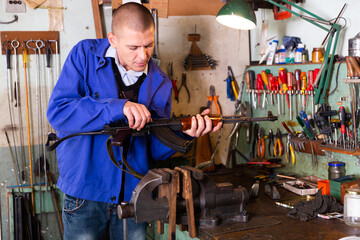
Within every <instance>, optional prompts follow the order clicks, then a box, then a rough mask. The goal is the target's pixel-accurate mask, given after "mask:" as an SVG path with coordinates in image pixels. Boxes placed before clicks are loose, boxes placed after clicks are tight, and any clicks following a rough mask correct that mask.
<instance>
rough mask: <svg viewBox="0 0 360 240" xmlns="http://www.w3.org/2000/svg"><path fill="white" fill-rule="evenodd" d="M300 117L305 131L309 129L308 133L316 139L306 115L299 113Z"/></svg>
mask: <svg viewBox="0 0 360 240" xmlns="http://www.w3.org/2000/svg"><path fill="white" fill-rule="evenodd" d="M300 117H301V119H302V120H303V122H304V124H305V126H306V128H307V129H309V132H311V134H312V135H313V136H314V138H317V137H316V135H315V134H314V132H313V130H312V127H311V124H310V121H309V120H308V117H307V115H306V113H305V112H304V111H300Z"/></svg>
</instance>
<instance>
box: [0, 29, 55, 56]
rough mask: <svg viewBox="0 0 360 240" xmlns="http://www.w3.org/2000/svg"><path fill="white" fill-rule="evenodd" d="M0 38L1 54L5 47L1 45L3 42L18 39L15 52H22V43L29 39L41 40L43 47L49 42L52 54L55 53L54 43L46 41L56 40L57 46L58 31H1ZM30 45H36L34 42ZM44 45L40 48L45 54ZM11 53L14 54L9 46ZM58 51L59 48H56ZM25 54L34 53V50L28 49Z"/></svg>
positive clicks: (3, 52)
mask: <svg viewBox="0 0 360 240" xmlns="http://www.w3.org/2000/svg"><path fill="white" fill-rule="evenodd" d="M0 39H1V46H2V49H1V54H3V55H5V49H4V47H3V44H4V42H6V41H10V42H11V41H13V40H18V41H19V47H18V48H17V49H16V53H17V54H22V51H23V44H26V42H27V41H29V40H41V41H43V42H44V43H45V47H47V46H48V45H47V44H50V47H51V51H52V53H53V54H55V53H56V43H55V42H48V41H49V40H56V41H57V43H58V46H60V43H59V32H58V31H3V32H0ZM30 46H32V47H36V45H35V42H33V43H31V44H30ZM45 47H43V48H41V50H40V51H41V53H42V54H45ZM10 49H11V54H14V51H13V48H12V47H11V46H10ZM58 51H59V52H60V48H58ZM27 54H35V51H34V50H31V49H28V51H27Z"/></svg>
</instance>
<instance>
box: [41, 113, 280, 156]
mask: <svg viewBox="0 0 360 240" xmlns="http://www.w3.org/2000/svg"><path fill="white" fill-rule="evenodd" d="M208 116H209V118H210V119H211V121H212V125H213V127H215V126H216V125H217V124H219V123H220V122H222V123H223V124H229V123H238V122H260V121H276V120H277V119H278V117H277V116H273V115H272V113H271V111H269V112H268V116H267V117H254V118H252V117H244V116H242V115H227V116H222V115H215V114H214V115H212V114H211V115H208ZM191 117H192V116H183V117H173V118H159V119H153V120H152V122H150V123H147V124H146V125H145V127H144V128H142V129H141V130H140V131H137V130H135V129H131V128H129V126H128V124H126V123H125V121H123V120H121V121H118V122H114V123H111V124H108V125H105V126H104V129H102V130H98V131H92V132H82V133H74V134H71V135H68V136H66V137H64V138H58V137H57V136H56V134H55V133H50V134H49V136H48V141H47V144H46V148H47V150H48V151H52V150H54V149H55V148H56V147H57V146H58V145H59V144H60V143H62V142H63V141H65V140H66V139H69V138H71V137H75V136H81V135H110V136H111V138H112V142H111V144H112V145H113V146H117V147H119V146H122V145H123V143H124V140H125V138H126V136H128V135H132V136H144V135H149V134H154V135H155V137H156V138H157V139H159V141H160V142H162V143H163V144H165V145H166V146H168V147H169V148H171V149H173V150H175V151H178V152H182V153H186V152H188V151H189V150H190V149H191V146H192V141H190V140H187V139H184V138H182V137H180V136H178V135H176V134H175V133H174V132H180V131H185V130H187V129H190V128H191ZM50 141H56V142H55V143H53V144H52V145H50V144H49V143H50Z"/></svg>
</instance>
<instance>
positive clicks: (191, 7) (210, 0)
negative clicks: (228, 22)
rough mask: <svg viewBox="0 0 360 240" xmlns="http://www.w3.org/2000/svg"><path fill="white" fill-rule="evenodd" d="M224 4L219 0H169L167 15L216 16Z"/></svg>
mask: <svg viewBox="0 0 360 240" xmlns="http://www.w3.org/2000/svg"><path fill="white" fill-rule="evenodd" d="M224 4H225V3H224V2H222V1H221V0H196V1H194V0H182V1H178V0H169V16H189V15H214V16H216V15H217V13H218V12H219V10H220V9H221V8H222V6H224Z"/></svg>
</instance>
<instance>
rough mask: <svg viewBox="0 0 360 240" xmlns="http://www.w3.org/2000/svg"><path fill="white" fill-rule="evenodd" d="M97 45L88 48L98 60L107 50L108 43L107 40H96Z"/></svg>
mask: <svg viewBox="0 0 360 240" xmlns="http://www.w3.org/2000/svg"><path fill="white" fill-rule="evenodd" d="M96 41H97V43H96V44H94V45H93V46H91V47H90V51H91V52H92V53H93V54H94V55H95V56H98V57H100V58H104V56H105V52H106V50H107V49H108V48H109V46H110V43H109V40H108V39H107V38H105V39H97V40H96Z"/></svg>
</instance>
